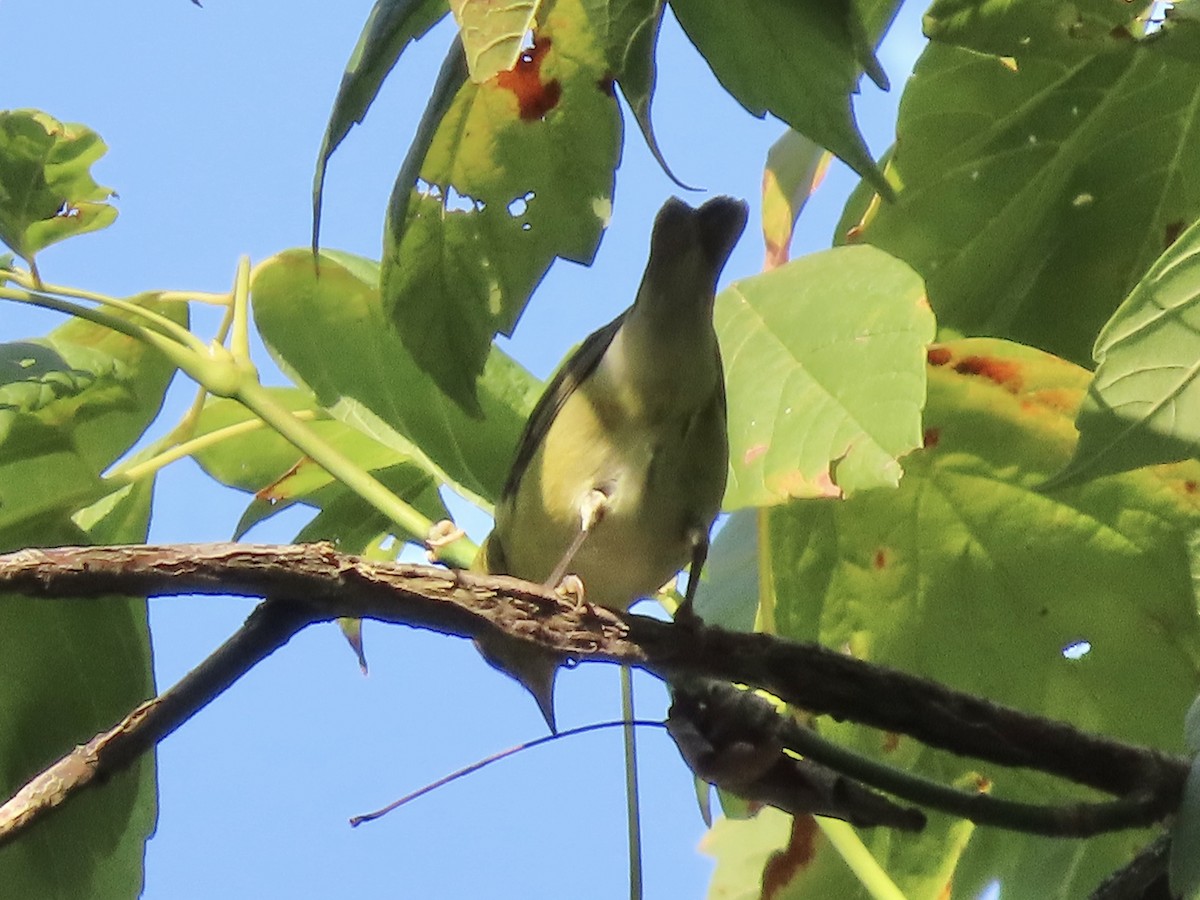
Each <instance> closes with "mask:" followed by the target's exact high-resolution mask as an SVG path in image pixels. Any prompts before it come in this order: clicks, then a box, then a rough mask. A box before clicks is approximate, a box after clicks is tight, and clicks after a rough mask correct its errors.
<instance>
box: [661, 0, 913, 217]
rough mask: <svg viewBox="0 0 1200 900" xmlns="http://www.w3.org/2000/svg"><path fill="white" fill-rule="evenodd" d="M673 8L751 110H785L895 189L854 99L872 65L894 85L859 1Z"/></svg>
mask: <svg viewBox="0 0 1200 900" xmlns="http://www.w3.org/2000/svg"><path fill="white" fill-rule="evenodd" d="M889 5H890V7H891V8H893V9H894V8H896V7H898V6H899V3H896V2H893V3H891V4H889ZM671 9H672V10H674V12H675V15H676V16H677V17H678V19H679V24H680V25H682V26H683V30H684V31H685V32H687V36H688V38H689V39H690V40H691V41H692V43H693V44H695V45H696V48H697V49H698V50H699V51H700V52H701V53H702V54H703V55H704V58H705V59H706V60H707V61H708V64H709V65H710V66H711V67H712V70H713V73H714V74H715V75H716V76H717V78H718V79H719V80H720V82H721V84H722V85H723V86H724V87H725V89H726V90H727V91H729V93H730V94H732V95H733V96H734V97H735V98H736V99H737V101H738V102H739V103H741V104H742V105H743V106H744V107H746V109H747V110H748V111H749V112H751V113H752V114H754V115H756V116H762V115H764V114H766V113H768V112H769V113H772V114H774V115H776V116H778V117H779V118H780V119H782V120H783V121H785V122H786V123H787V124H788V125H790V126H791V127H792V128H794V129H795V130H796V131H799V132H800V133H801V134H803V135H806V136H808V137H809V138H811V139H812V140H814V141H816V142H817V143H818V144H820V145H821V146H822V147H826V148H828V149H829V150H831V151H833V152H834V153H836V154H837V155H838V157H839V158H840V159H842V160H843V161H844V162H845V163H846V164H847V165H849V166H850V167H851V168H852V169H854V170H855V171H856V172H858V173H859V174H860V175H862V176H863V178H865V179H867V180H868V181H870V182H871V183H872V184H874V185H875V187H876V189H877V190H879V191H880V192H882V193H884V194H885V195H890V192H891V187H890V186H889V185H888V183H887V182H886V181H885V180H884V178H883V175H882V174H881V173H880V171H879V169H878V168H877V167H876V165H875V162H874V160H872V159H871V154H870V151H868V149H867V145H866V143H865V142H864V141H863V138H862V135H861V134H860V133H859V131H858V125H857V124H856V122H855V120H854V112H853V110H852V108H851V105H850V95H851V94H852V93H854V92H855V91H856V90H857V86H858V81H859V77H860V76H861V74H862V72H863V71H864V70H865V71H866V72H867V73H868V74H869V75H870V76H871V78H872V79H873V80H874V81H875V82H876V83H877V84H879V86H880V87H882V88H885V89H886V87H887V79H886V76H885V75H884V73H883V70H882V69H881V68H880V67H879V63H878V61H877V60H876V59H875V56H874V51H873V49H872V44H873V41H872V40H870V39H869V38H868V33H867V31H866V26H865V25H864V24H863V22H862V19H861V18H860V14H859V11H858V9H857V8H856V5H855V3H854V2H853V0H762V2H760V3H758V4H756V5H755V7H754V9H753V10H751V9H749V8H747V7H745V6H743V5H742V4H739V3H714V2H712V0H671ZM880 18H881V19H886V18H890V16H883V17H880Z"/></svg>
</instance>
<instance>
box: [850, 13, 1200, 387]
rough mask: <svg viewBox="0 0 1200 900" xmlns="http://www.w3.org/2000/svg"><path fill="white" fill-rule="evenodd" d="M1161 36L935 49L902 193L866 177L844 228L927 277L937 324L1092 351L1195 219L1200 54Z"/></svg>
mask: <svg viewBox="0 0 1200 900" xmlns="http://www.w3.org/2000/svg"><path fill="white" fill-rule="evenodd" d="M1030 5H1031V4H1029V3H1025V4H1022V6H1023V7H1029V6H1030ZM1163 43H1165V41H1164V42H1153V41H1152V42H1146V43H1143V44H1136V45H1135V43H1134V42H1132V41H1127V42H1116V44H1115V46H1109V45H1108V44H1106V45H1105V47H1104V48H1103V49H1099V50H1098V49H1097V48H1096V45H1095V43H1094V42H1092V41H1088V40H1077V41H1071V40H1066V39H1064V40H1062V41H1057V42H1051V41H1043V42H1040V43H1039V42H1032V43H1031V44H1030V45H1029V46H1028V47H1026V48H1023V49H1021V51H1020V52H1018V53H1016V55H1014V56H1012V57H1008V58H999V57H994V56H986V55H982V54H980V53H977V52H973V51H969V50H963V49H960V48H957V47H950V46H945V45H939V44H930V45H929V46H928V47H927V48H926V50H925V52H924V53H923V54H922V55H921V58H920V59H919V60H918V62H917V66H916V69H915V73H914V76H913V79H912V80H911V81H910V82H909V85H908V88H907V89H906V90H905V93H904V97H903V99H902V101H901V104H900V115H899V120H898V122H897V127H896V134H897V143H896V146H895V148H894V152H893V153H892V155H891V158H890V160H889V165H888V172H889V177H894V178H895V180H896V183H897V184H898V185H900V186H901V190H900V193H899V197H898V199H897V201H896V202H895V203H890V204H889V203H882V204H871V203H870V199H871V195H872V194H873V188H870V187H868V186H866V185H865V184H864V185H862V186H860V190H859V191H858V192H857V194H856V196H855V197H854V198H852V201H851V203H850V204H849V206H848V207H847V210H846V213H845V215H844V216H843V220H842V223H841V225H840V226H839V234H840V235H842V236H846V235H847V234H848V233H850V232H853V234H854V235H855V238H854V239H855V240H861V241H865V242H868V243H871V244H874V245H875V246H878V247H882V248H883V249H885V250H887V251H888V252H890V253H892V254H894V255H896V256H898V257H899V258H901V259H903V260H905V261H906V262H908V263H909V265H911V266H912V267H913V268H914V269H916V270H917V272H919V273H920V274H921V275H923V276H924V278H925V281H926V286H927V288H928V291H929V301H930V303H931V304H932V306H933V310H934V312H935V313H936V314H937V317H938V324H939V325H940V326H941V327H944V328H952V329H954V330H955V331H957V332H959V333H966V334H987V335H994V336H1001V337H1007V338H1011V339H1013V340H1017V341H1021V342H1023V343H1027V344H1031V345H1034V346H1038V347H1042V348H1043V349H1046V350H1048V351H1050V352H1053V353H1055V354H1057V355H1059V356H1062V357H1064V358H1066V359H1070V360H1072V361H1074V362H1078V363H1081V364H1083V363H1086V362H1088V361H1089V360H1090V358H1091V352H1090V351H1091V348H1092V343H1093V341H1094V340H1095V336H1096V334H1097V332H1098V331H1099V330H1100V328H1101V326H1102V325H1103V324H1104V322H1105V321H1107V319H1108V318H1109V317H1110V316H1111V315H1112V313H1113V311H1114V310H1115V309H1116V308H1117V306H1118V304H1119V303H1120V302H1121V301H1122V300H1123V299H1124V297H1125V296H1126V295H1127V294H1128V292H1129V291H1130V290H1131V289H1132V287H1133V286H1134V285H1135V284H1136V283H1137V282H1138V280H1139V279H1141V278H1142V276H1143V275H1144V274H1145V272H1146V271H1147V269H1148V268H1149V267H1150V265H1151V264H1152V263H1153V262H1154V260H1155V259H1157V258H1158V256H1159V254H1160V253H1162V251H1163V249H1164V248H1165V247H1166V246H1169V245H1170V243H1171V242H1172V241H1174V239H1175V238H1176V237H1178V235H1179V234H1180V233H1181V232H1182V231H1183V230H1184V229H1185V228H1186V227H1187V226H1188V225H1189V224H1190V223H1192V222H1195V221H1196V220H1197V219H1200V165H1197V164H1196V161H1197V159H1200V118H1198V117H1197V111H1198V110H1200V105H1198V100H1200V77H1198V75H1200V62H1198V61H1197V59H1193V60H1184V59H1178V58H1173V57H1171V56H1169V55H1167V54H1165V53H1163V52H1161V49H1160V48H1161V45H1162V44H1163ZM1198 59H1200V58H1198ZM1164 84H1168V85H1171V88H1170V90H1163V89H1162V86H1163V85H1164Z"/></svg>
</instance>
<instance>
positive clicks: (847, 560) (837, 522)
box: [760, 339, 1200, 898]
mask: <svg viewBox="0 0 1200 900" xmlns="http://www.w3.org/2000/svg"><path fill="white" fill-rule="evenodd" d="M929 359H930V367H929V382H928V384H929V398H928V403H927V406H926V411H925V449H924V450H922V451H920V452H917V453H914V454H912V455H911V456H909V457H908V458H907V459H906V460H905V475H904V478H903V480H902V481H901V482H900V485H899V487H898V488H897V489H896V490H893V491H866V492H862V493H860V494H858V495H856V496H854V497H852V498H850V499H848V500H844V501H837V502H831V501H820V500H817V501H805V502H799V503H792V504H789V505H787V506H782V507H775V508H773V509H770V510H768V511H766V513H765V515H766V517H767V525H766V526H765V529H764V532H763V533H762V534H761V535H760V540H762V541H768V542H769V547H770V553H769V555H768V556H767V557H766V558H768V559H769V561H770V569H769V572H767V573H765V575H764V577H769V578H770V579H771V583H772V592H771V593H770V594H768V595H766V596H767V597H768V599H769V600H770V601H771V602H773V604H774V607H773V608H772V609H770V610H765V611H763V612H761V613H760V618H761V619H762V620H763V621H767V622H770V623H771V624H772V626H773V627H774V629H775V630H776V631H777V632H778V633H779V634H782V635H785V636H787V637H791V638H795V639H801V640H819V641H820V642H821V643H823V644H826V645H827V646H831V647H839V648H843V649H844V650H845V651H846V652H849V653H852V654H854V655H855V656H858V657H861V658H864V659H867V660H870V661H872V662H877V663H882V664H885V665H889V666H893V667H896V668H899V669H902V670H905V671H909V672H914V673H917V674H920V675H924V676H927V677H930V678H934V679H936V680H938V681H941V682H944V683H947V684H949V685H952V686H954V687H956V688H958V689H960V690H964V691H967V692H969V693H972V694H976V695H979V696H983V697H987V698H990V699H994V700H996V701H998V702H1002V703H1007V704H1011V705H1014V706H1017V707H1019V708H1021V709H1024V710H1028V711H1029V712H1033V713H1037V714H1040V715H1044V716H1048V717H1051V718H1055V719H1061V720H1065V721H1068V722H1071V723H1073V724H1075V725H1077V726H1079V727H1082V728H1086V729H1088V730H1093V731H1098V732H1101V733H1105V734H1109V735H1112V736H1115V737H1118V738H1121V739H1124V740H1129V741H1133V742H1137V743H1144V744H1149V745H1151V746H1156V747H1161V748H1163V749H1166V750H1169V751H1176V750H1178V749H1179V747H1180V745H1181V741H1180V726H1179V723H1180V722H1181V721H1182V720H1183V716H1184V712H1185V711H1186V710H1187V708H1188V705H1189V704H1190V703H1191V701H1192V698H1193V697H1194V696H1195V694H1196V692H1197V688H1198V687H1200V620H1198V618H1197V614H1196V591H1195V586H1194V583H1193V580H1192V576H1191V566H1192V560H1191V548H1190V544H1191V538H1192V534H1193V533H1194V531H1195V529H1196V528H1197V526H1198V525H1200V496H1197V494H1196V493H1195V492H1194V489H1193V488H1192V487H1190V485H1194V484H1195V483H1196V480H1197V479H1200V464H1197V463H1188V464H1180V465H1175V466H1163V467H1159V468H1152V469H1143V470H1140V471H1138V472H1133V473H1128V474H1125V475H1119V476H1110V477H1107V478H1100V479H1096V480H1094V481H1091V482H1088V483H1087V484H1085V485H1082V486H1078V487H1074V488H1069V489H1064V490H1061V491H1057V492H1055V493H1054V494H1052V495H1046V494H1043V493H1040V492H1039V491H1038V490H1037V488H1038V485H1039V484H1040V483H1041V482H1042V481H1043V480H1044V479H1045V478H1046V476H1047V475H1049V474H1050V473H1052V472H1054V471H1057V470H1058V469H1059V468H1060V467H1061V466H1062V465H1063V463H1064V462H1065V461H1066V459H1067V458H1068V457H1069V456H1070V454H1071V452H1072V449H1073V446H1074V443H1075V430H1074V427H1073V424H1072V420H1073V417H1074V414H1075V412H1076V409H1077V407H1078V404H1079V402H1080V400H1081V398H1082V396H1083V391H1084V388H1085V387H1086V384H1087V381H1088V373H1087V371H1086V370H1083V369H1080V368H1078V367H1076V366H1073V365H1071V364H1069V363H1065V362H1063V361H1061V360H1058V359H1055V358H1053V357H1050V356H1047V355H1045V354H1042V353H1039V352H1037V351H1034V350H1031V349H1029V348H1023V347H1020V346H1018V345H1013V344H1009V343H1006V342H1003V341H994V340H980V339H975V340H966V341H956V342H951V343H947V344H940V345H935V346H934V347H933V348H932V349H931V350H930V352H929ZM1147 585H1152V586H1153V589H1152V590H1148V589H1147ZM823 730H828V731H829V732H830V733H831V734H833V735H835V736H837V737H838V738H839V739H840V740H844V741H846V742H848V743H850V744H851V745H852V746H854V747H856V748H858V749H860V750H864V751H866V752H870V753H875V754H878V755H882V756H885V757H886V758H887V759H888V760H889V762H891V763H893V764H896V765H901V766H908V767H912V768H915V769H916V770H917V771H920V772H924V773H926V774H933V775H935V776H936V777H938V778H939V779H941V780H943V781H947V780H951V781H952V780H954V779H955V778H957V777H959V776H960V775H965V774H966V773H967V772H968V771H969V767H971V766H975V765H978V763H971V762H969V761H963V760H960V759H958V758H955V757H951V756H948V755H946V754H942V753H937V752H934V751H928V750H924V749H921V748H920V747H919V745H917V744H916V742H914V741H910V740H906V739H895V738H889V737H888V736H885V735H879V734H877V733H874V732H871V731H870V730H868V729H860V728H854V727H852V726H836V727H833V726H830V727H826V728H823ZM982 774H983V775H984V776H986V777H987V778H988V779H990V780H991V782H992V783H993V786H994V793H995V794H996V795H997V796H1001V797H1009V798H1013V799H1025V800H1036V801H1038V802H1043V803H1044V802H1049V801H1053V800H1064V799H1066V798H1068V797H1074V798H1075V799H1080V798H1081V795H1080V794H1079V792H1077V791H1071V790H1070V789H1069V788H1065V787H1064V786H1063V785H1062V784H1061V783H1057V782H1052V781H1050V780H1049V779H1046V778H1041V777H1035V776H1033V775H1030V774H1027V773H1023V772H1019V771H1013V770H1006V769H1000V768H996V767H985V768H984V770H983V772H982ZM882 840H883V839H882V838H879V837H876V836H873V837H872V839H871V842H870V846H871V847H872V848H873V849H876V850H877V852H882V853H884V856H882V857H881V860H882V859H883V858H886V859H887V860H888V861H887V863H886V867H887V869H888V871H889V872H892V873H893V874H895V872H896V871H897V870H900V871H903V870H904V869H906V868H908V867H910V866H915V865H919V864H920V863H921V859H922V856H923V854H925V853H926V849H925V848H923V847H922V846H920V845H919V844H914V843H912V842H911V841H910V840H909V838H908V837H907V836H900V835H893V836H892V837H891V838H890V844H888V846H887V848H886V850H884V849H883V848H882V845H881V844H880V843H878V842H879V841H882ZM1144 841H1145V837H1144V836H1143V835H1141V834H1130V833H1124V834H1120V835H1117V836H1110V837H1106V838H1099V839H1094V840H1091V841H1087V842H1051V841H1046V840H1045V839H1044V838H1040V837H1029V836H1020V835H1017V834H1014V833H1010V832H1004V831H1000V830H996V829H980V830H978V831H977V832H976V833H975V835H974V836H973V837H972V839H971V842H970V844H969V845H968V846H967V849H966V851H965V853H964V856H963V859H962V861H961V863H960V869H959V873H958V875H957V876H956V878H955V890H956V891H958V890H962V891H963V892H964V896H975V895H976V893H977V891H978V890H980V889H982V887H983V886H984V885H986V884H987V883H989V882H990V881H991V880H994V879H999V880H1000V881H1001V882H1002V883H1003V884H1004V890H1005V896H1006V897H1009V896H1011V897H1016V898H1024V897H1045V896H1049V895H1051V893H1052V891H1051V890H1050V887H1051V886H1054V890H1055V891H1058V892H1059V895H1060V896H1083V895H1086V893H1087V891H1088V889H1090V888H1091V887H1094V886H1095V884H1096V882H1097V881H1098V880H1099V878H1100V877H1102V876H1103V875H1104V874H1107V873H1108V872H1111V871H1112V870H1113V869H1114V868H1116V867H1117V866H1118V865H1119V864H1120V862H1121V860H1123V859H1125V858H1127V855H1128V854H1129V853H1131V852H1132V851H1133V850H1134V848H1135V847H1136V846H1138V845H1139V843H1142V842H1144ZM1064 873H1068V874H1067V875H1064ZM1064 878H1067V880H1066V881H1065V882H1064Z"/></svg>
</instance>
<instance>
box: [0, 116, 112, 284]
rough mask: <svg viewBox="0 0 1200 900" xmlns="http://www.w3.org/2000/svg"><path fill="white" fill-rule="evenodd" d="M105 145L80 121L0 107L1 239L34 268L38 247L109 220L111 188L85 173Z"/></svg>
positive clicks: (100, 225)
mask: <svg viewBox="0 0 1200 900" xmlns="http://www.w3.org/2000/svg"><path fill="white" fill-rule="evenodd" d="M106 149H107V148H106V147H105V145H104V141H102V140H100V136H99V135H98V134H96V132H94V131H92V130H91V129H90V128H86V127H85V126H83V125H75V124H65V123H63V122H59V121H58V120H57V119H54V118H52V117H50V116H48V115H46V114H45V113H42V112H37V111H36V110H31V109H19V110H0V241H3V242H4V243H5V244H7V245H8V246H9V247H10V248H11V249H12V250H13V251H14V252H15V253H16V254H17V255H18V256H20V257H21V258H22V259H23V260H25V262H26V263H28V264H29V265H30V266H33V265H34V262H33V258H34V255H35V254H36V253H37V252H38V251H39V250H41V249H42V248H44V247H47V246H49V245H50V244H53V243H55V242H57V241H61V240H65V239H66V238H69V237H71V236H72V235H76V234H83V233H85V232H88V231H96V230H98V229H100V228H104V227H106V226H108V225H110V224H112V222H113V220H114V219H116V217H117V211H116V209H115V208H114V207H112V206H110V205H108V203H106V202H105V201H107V200H108V198H109V197H111V196H112V191H111V190H110V189H108V188H105V187H101V186H100V185H98V184H96V182H95V181H93V180H92V175H91V171H90V169H91V166H92V163H94V162H95V161H96V160H98V159H99V158H100V157H101V156H103V155H104V152H105V150H106Z"/></svg>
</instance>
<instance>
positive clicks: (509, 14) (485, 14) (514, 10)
mask: <svg viewBox="0 0 1200 900" xmlns="http://www.w3.org/2000/svg"><path fill="white" fill-rule="evenodd" d="M541 4H542V0H507V2H505V3H503V4H497V3H495V2H494V0H450V11H451V12H452V13H454V21H456V22H457V23H458V33H459V37H460V38H461V39H462V45H463V52H464V53H465V54H466V57H467V71H469V72H470V73H471V80H472V81H474V82H475V83H476V84H481V83H482V82H485V81H487V80H488V79H489V78H493V77H495V76H496V75H498V74H500V73H501V72H507V71H508V70H509V69H511V68H512V67H513V66H514V65H515V64H516V62H517V59H518V58H519V57H520V55H521V51H522V50H523V49H524V45H525V35H526V34H528V33H529V31H531V30H532V29H533V26H534V17H535V16H537V13H538V7H539V6H541Z"/></svg>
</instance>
